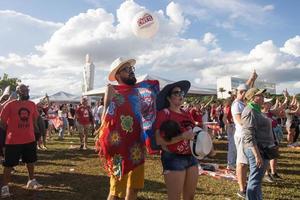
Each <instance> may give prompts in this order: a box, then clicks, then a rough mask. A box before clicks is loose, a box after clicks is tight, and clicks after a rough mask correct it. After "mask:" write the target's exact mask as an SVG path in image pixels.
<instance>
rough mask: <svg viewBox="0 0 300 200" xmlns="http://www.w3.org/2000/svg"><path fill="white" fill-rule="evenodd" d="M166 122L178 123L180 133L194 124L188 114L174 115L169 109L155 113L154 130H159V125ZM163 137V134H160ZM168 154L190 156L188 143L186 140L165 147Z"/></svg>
mask: <svg viewBox="0 0 300 200" xmlns="http://www.w3.org/2000/svg"><path fill="white" fill-rule="evenodd" d="M166 120H174V121H176V122H178V123H179V126H180V131H181V133H183V132H185V131H187V130H189V129H191V128H193V127H194V126H195V125H194V122H193V120H192V119H191V117H190V115H189V113H188V112H184V111H182V113H176V112H173V111H171V110H169V109H165V110H161V111H159V112H158V113H157V116H156V122H155V130H159V128H160V126H161V124H162V123H163V122H164V121H166ZM160 134H161V136H162V137H163V136H164V133H163V132H160ZM167 149H168V150H169V151H170V152H173V153H177V154H191V149H190V142H189V141H188V140H181V141H179V142H177V143H175V144H171V145H167Z"/></svg>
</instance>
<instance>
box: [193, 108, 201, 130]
mask: <svg viewBox="0 0 300 200" xmlns="http://www.w3.org/2000/svg"><path fill="white" fill-rule="evenodd" d="M190 115H191V118H192V119H193V120H194V121H195V122H198V126H200V127H202V113H201V111H198V110H197V109H196V108H193V109H191V110H190Z"/></svg>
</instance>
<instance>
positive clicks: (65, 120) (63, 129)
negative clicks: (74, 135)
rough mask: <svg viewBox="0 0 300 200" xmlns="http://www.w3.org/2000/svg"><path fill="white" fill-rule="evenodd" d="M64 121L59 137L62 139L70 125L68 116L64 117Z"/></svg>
mask: <svg viewBox="0 0 300 200" xmlns="http://www.w3.org/2000/svg"><path fill="white" fill-rule="evenodd" d="M62 121H63V125H62V127H60V128H59V130H58V137H59V138H61V139H62V138H64V134H65V129H66V128H67V126H68V119H67V118H66V117H62Z"/></svg>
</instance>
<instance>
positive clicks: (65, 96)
mask: <svg viewBox="0 0 300 200" xmlns="http://www.w3.org/2000/svg"><path fill="white" fill-rule="evenodd" d="M48 96H49V100H50V102H61V103H70V102H74V103H75V102H80V98H81V97H80V96H76V95H73V94H70V93H67V92H63V91H60V92H57V93H55V94H52V95H48ZM44 97H45V96H42V97H39V98H36V99H32V101H33V102H35V103H38V102H40V100H41V99H43V98H44Z"/></svg>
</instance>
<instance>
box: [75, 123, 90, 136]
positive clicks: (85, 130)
mask: <svg viewBox="0 0 300 200" xmlns="http://www.w3.org/2000/svg"><path fill="white" fill-rule="evenodd" d="M90 126H91V125H90V124H87V125H82V124H80V123H78V124H77V128H78V131H79V133H86V134H88V131H89V128H90Z"/></svg>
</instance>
